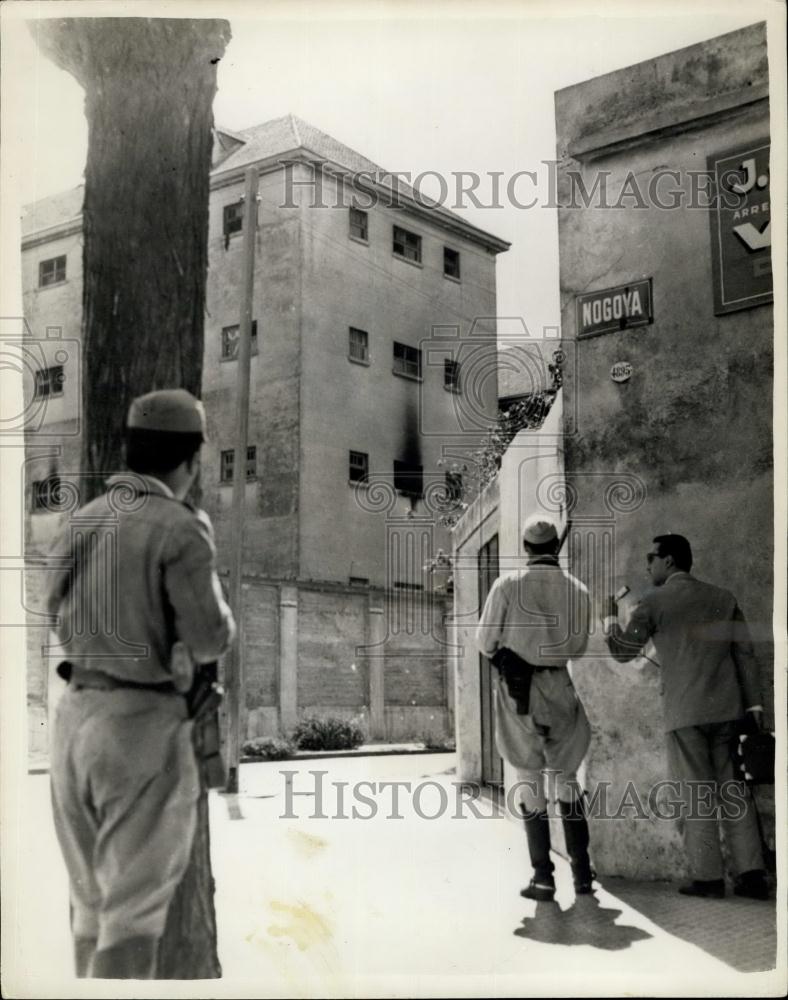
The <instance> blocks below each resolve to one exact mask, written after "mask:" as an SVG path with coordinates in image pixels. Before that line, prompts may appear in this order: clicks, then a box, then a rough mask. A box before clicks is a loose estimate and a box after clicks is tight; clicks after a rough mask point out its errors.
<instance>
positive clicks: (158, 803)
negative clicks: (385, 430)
mask: <svg viewBox="0 0 788 1000" xmlns="http://www.w3.org/2000/svg"><path fill="white" fill-rule="evenodd" d="M204 438H205V418H204V414H203V410H202V406H201V404H200V403H199V402H198V401H197V400H196V399H195V398H194V397H193V396H192V395H190V394H189V393H188V392H186V391H185V390H183V389H172V390H163V391H159V392H152V393H149V394H148V395H145V396H141V397H140V398H138V399H136V400H134V402H133V403H132V405H131V408H130V411H129V414H128V421H127V440H126V459H127V465H128V468H129V469H130V470H131V474H127V475H121V476H114V477H112V478H110V479H109V480H108V483H107V492H106V493H104V494H103V495H102V496H100V497H98V498H97V499H95V500H93V501H91V502H90V503H89V504H87V505H86V506H85V507H82V508H81V509H80V510H79V511H77V512H76V513H75V514H74V515H73V516H72V518H71V522H70V524H69V525H67V526H66V529H65V530H64V532H63V533H62V534H61V536H60V537H59V538H58V540H57V541H56V543H55V546H54V548H53V552H52V555H53V561H52V569H53V572H52V583H51V586H50V588H49V593H48V610H49V612H50V613H51V614H53V615H56V616H57V618H58V624H57V633H58V639H59V643H60V645H61V647H62V649H63V650H64V662H63V663H61V664H60V666H59V668H58V671H59V673H60V674H61V676H63V677H64V678H65V679H66V680H68V689H67V690H66V692H65V693H64V695H63V697H62V698H61V700H60V703H59V705H58V709H57V714H56V720H55V725H54V733H53V737H52V748H51V758H52V759H51V780H52V802H53V810H54V819H55V828H56V831H57V836H58V840H59V842H60V846H61V849H62V852H63V856H64V858H65V862H66V866H67V868H68V874H69V878H70V888H71V923H72V933H73V935H74V945H75V959H76V966H77V975H78V976H86V975H87V976H92V977H95V978H133V979H146V978H152V977H153V975H154V972H155V963H156V951H157V945H158V940H159V938H160V937H161V935H162V934H163V932H164V926H165V920H166V917H167V909H168V907H169V904H170V901H171V899H172V897H173V894H174V892H175V890H176V888H177V886H178V884H179V882H180V880H181V878H182V876H183V874H184V872H185V870H186V867H187V864H188V861H189V856H190V851H191V845H192V839H193V835H194V829H195V823H196V803H197V798H198V793H199V775H198V770H197V763H196V760H195V755H194V750H193V747H192V739H191V730H192V722H191V720H190V719H189V718H188V712H187V706H186V701H185V699H184V697H183V695H182V694H181V693H180V691H182V690H183V689H184V687H185V686H188V684H186V685H184V683H183V678H175V677H174V675H173V673H172V672H171V656H172V650H173V647H174V645H175V644H176V643H183V644H185V646H186V647H187V648H188V650H189V652H190V654H191V657H192V658H193V661H194V662H196V663H204V662H210V661H213V660H216V658H217V657H218V656H219V655H220V654H221V653H222V652H223V651H224V650H225V649H226V648H227V646H228V644H229V643H230V642H231V641H232V638H233V635H234V631H235V626H234V622H233V618H232V614H231V612H230V609H229V608H228V606H227V604H226V603H225V601H224V599H223V597H222V593H221V588H220V585H219V581H218V578H217V575H216V569H215V549H214V544H213V539H212V532H211V528H210V522H209V521H208V519H207V517H206V515H204V514H202V512H197V511H195V510H194V509H193V508H192V507H190V506H189V505H188V504H186V503H185V502H184V498H185V496H186V494H187V492H188V490H189V487H190V486H191V484H192V481H193V480H194V477H195V475H196V472H197V468H198V459H199V450H200V445H201V444H202V442H203V440H204ZM179 648H180V647H179ZM176 680H179V681H180V682H179V683H177V684H176V683H175V682H174V681H176Z"/></svg>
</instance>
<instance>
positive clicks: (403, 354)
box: [394, 340, 421, 378]
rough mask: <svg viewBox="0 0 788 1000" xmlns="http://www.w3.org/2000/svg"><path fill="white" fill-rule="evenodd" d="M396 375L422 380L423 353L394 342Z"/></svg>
mask: <svg viewBox="0 0 788 1000" xmlns="http://www.w3.org/2000/svg"><path fill="white" fill-rule="evenodd" d="M394 374H395V375H407V376H408V378H421V351H420V350H419V349H418V348H417V347H408V345H407V344H400V343H398V342H397V341H396V340H395V341H394Z"/></svg>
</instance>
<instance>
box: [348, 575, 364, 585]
mask: <svg viewBox="0 0 788 1000" xmlns="http://www.w3.org/2000/svg"><path fill="white" fill-rule="evenodd" d="M348 583H349V584H350V586H351V587H368V586H369V577H368V576H349V577H348Z"/></svg>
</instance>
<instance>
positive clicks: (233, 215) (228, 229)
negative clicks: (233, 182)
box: [224, 201, 244, 236]
mask: <svg viewBox="0 0 788 1000" xmlns="http://www.w3.org/2000/svg"><path fill="white" fill-rule="evenodd" d="M243 227H244V203H243V202H242V201H236V202H235V203H234V204H232V205H225V206H224V235H225V236H232V235H233V233H240V232H241V230H242V229H243Z"/></svg>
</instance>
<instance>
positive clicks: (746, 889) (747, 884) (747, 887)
mask: <svg viewBox="0 0 788 1000" xmlns="http://www.w3.org/2000/svg"><path fill="white" fill-rule="evenodd" d="M733 891H734V893H735V894H736V895H737V896H745V897H747V898H749V899H768V898H769V883H768V882H767V881H766V872H765V871H764V870H763V869H762V868H755V869H753V870H752V871H749V872H742V874H741V875H738V876H737V878H736V881H735V882H734V885H733Z"/></svg>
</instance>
